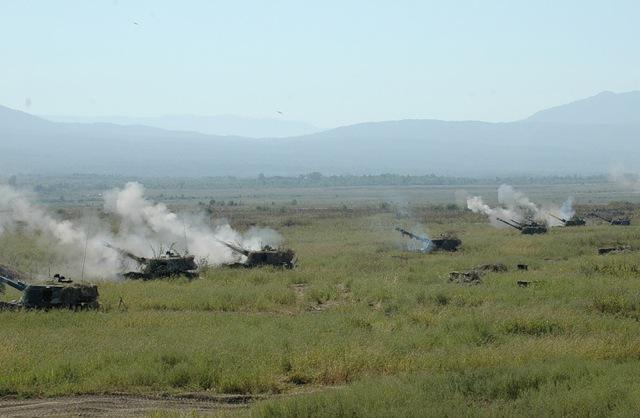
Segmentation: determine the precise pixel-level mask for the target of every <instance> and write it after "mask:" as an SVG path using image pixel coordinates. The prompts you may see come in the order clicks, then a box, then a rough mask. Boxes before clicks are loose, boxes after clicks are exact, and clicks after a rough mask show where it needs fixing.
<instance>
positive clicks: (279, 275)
mask: <svg viewBox="0 0 640 418" xmlns="http://www.w3.org/2000/svg"><path fill="white" fill-rule="evenodd" d="M477 187H478V188H481V187H485V188H484V189H482V190H481V191H480V190H478V191H479V192H481V194H488V193H489V190H491V188H493V190H494V193H495V187H494V186H477ZM456 189H457V188H456V187H450V188H445V189H444V191H443V189H442V188H439V189H436V188H434V189H433V190H432V189H429V188H415V190H414V189H408V190H402V189H399V191H398V190H396V193H395V196H399V195H405V196H407V195H408V196H409V197H407V198H406V199H404V201H403V202H399V201H398V200H396V201H393V200H392V199H390V198H386V197H383V196H382V194H380V193H379V189H376V188H373V189H368V188H361V189H358V190H359V192H354V191H353V190H352V193H347V191H345V190H344V189H336V190H335V191H329V190H327V189H325V192H324V193H325V194H324V196H326V199H323V198H322V196H323V195H322V194H321V193H319V192H318V191H317V190H316V191H312V192H309V191H308V190H307V189H304V190H296V191H295V193H291V191H290V190H289V194H287V193H286V192H285V191H282V190H280V191H277V190H276V191H274V190H262V191H261V193H264V194H265V195H269V194H270V193H272V194H274V195H278V194H279V193H281V197H280V198H278V199H276V198H275V197H274V198H273V199H272V198H271V197H267V198H260V197H256V198H253V200H250V199H248V198H246V197H243V198H241V199H239V200H240V202H241V204H239V205H237V206H235V205H233V206H229V205H225V206H224V208H222V207H219V206H215V205H214V206H213V207H214V210H212V211H211V213H210V216H212V217H217V216H221V215H222V216H225V217H227V218H228V219H229V220H230V221H231V223H232V225H234V226H235V227H238V228H240V229H242V228H247V227H249V226H250V225H252V224H258V225H262V226H268V227H272V228H274V229H277V230H278V231H279V232H280V233H281V234H282V235H283V236H284V238H285V243H286V244H287V245H288V246H291V247H292V248H294V249H295V250H296V251H297V253H298V257H299V266H298V267H297V268H296V269H294V270H279V269H272V268H262V269H256V270H234V269H228V268H210V269H208V270H207V271H206V272H205V273H204V274H203V275H202V277H201V278H200V279H198V280H193V281H189V280H187V279H180V278H177V279H171V280H166V281H154V282H133V281H131V282H125V281H119V282H113V281H111V282H109V281H106V282H101V283H100V300H101V303H102V307H101V309H100V310H99V311H97V312H69V311H51V312H2V313H0V320H1V321H2V327H1V328H0V336H1V338H0V399H2V400H0V415H20V414H22V415H27V416H29V415H34V414H35V415H45V412H46V413H51V411H59V412H58V414H62V415H66V414H75V413H79V411H85V413H96V414H105V415H106V414H112V415H119V414H120V415H121V414H123V413H124V414H141V415H142V414H148V415H149V414H150V415H159V416H165V415H172V414H176V415H178V414H187V413H190V412H193V413H195V414H200V415H222V416H245V415H251V416H346V415H348V416H391V415H395V416H424V415H439V416H443V415H446V416H515V415H520V416H522V415H525V416H539V415H557V416H560V415H563V416H567V415H572V416H587V415H588V416H611V415H621V416H625V415H629V416H631V415H633V414H634V413H635V412H636V411H637V410H638V409H639V408H640V383H638V381H637V375H638V373H639V372H640V363H639V362H638V358H640V348H639V347H640V340H639V337H638V327H639V325H638V324H639V322H638V321H639V320H640V263H639V262H638V254H639V253H638V252H636V251H630V252H623V253H619V254H608V255H597V253H596V248H597V247H600V246H610V245H618V244H626V245H630V246H631V247H632V250H633V249H635V250H639V249H640V234H639V232H640V227H639V226H638V225H640V224H639V222H640V216H638V215H640V212H639V211H638V206H637V201H636V197H635V195H634V194H632V193H627V194H626V195H624V196H623V197H624V198H620V197H621V196H622V191H620V194H615V190H613V188H611V187H608V186H605V187H601V186H598V185H582V186H568V185H564V186H561V185H559V186H554V187H549V186H530V187H528V189H527V191H530V192H531V193H530V194H531V195H532V196H534V197H535V198H536V199H540V200H545V199H546V200H554V201H556V202H561V201H562V200H563V199H564V198H565V197H566V196H567V194H568V192H569V191H570V190H572V189H576V194H577V197H578V201H577V203H578V204H579V205H578V206H577V209H578V211H579V212H581V213H586V212H588V211H590V210H591V209H593V208H594V207H598V208H600V209H602V208H607V209H611V210H614V209H615V210H618V211H622V212H624V213H627V214H629V215H631V216H633V225H632V226H630V227H613V226H609V225H605V224H603V223H601V222H594V221H592V220H590V222H589V223H588V225H587V226H586V227H575V228H554V229H552V230H551V231H550V232H549V233H548V234H546V235H540V236H522V235H520V234H519V233H518V232H517V231H515V230H510V229H496V228H493V227H492V226H490V225H489V224H488V223H487V221H486V219H485V218H484V217H483V216H481V215H478V214H473V213H471V212H469V211H467V210H465V209H463V208H461V207H460V206H457V205H456V201H455V196H456V194H455V190H456ZM465 189H466V187H465ZM305 190H306V191H305ZM411 190H414V192H413V193H415V194H412V193H409V191H411ZM590 191H591V192H593V193H592V194H589V192H590ZM165 193H167V192H165ZM182 193H183V194H185V196H184V197H185V198H183V199H178V200H176V201H175V202H174V203H171V202H170V204H175V207H176V208H182V209H189V210H206V209H207V208H209V204H208V203H206V204H204V205H200V204H199V201H200V200H202V201H203V202H208V200H206V199H204V197H198V198H195V199H187V197H189V196H190V195H191V194H192V193H191V192H186V193H185V192H182ZM236 193H238V192H237V191H236ZM240 193H244V192H240ZM358 193H361V195H360V196H364V197H363V198H362V199H356V198H353V199H352V200H349V199H348V195H351V196H354V195H355V196H358ZM606 193H609V194H608V195H607V194H606ZM254 194H255V193H254ZM80 195H82V193H80V194H79V196H80ZM203 196H204V195H203ZM269 196H271V195H269ZM279 196H280V195H279ZM336 196H337V197H336ZM545 196H546V197H545ZM208 197H210V196H208ZM487 197H488V200H489V201H490V200H491V196H487ZM294 199H296V200H297V202H296V203H295V204H293V203H292V202H291V201H292V200H294ZM225 200H228V199H227V198H225ZM589 200H591V202H589ZM614 200H616V201H618V203H611V204H609V203H607V202H608V201H614ZM621 200H628V201H631V202H633V203H627V204H623V203H620V202H619V201H621ZM272 201H273V202H274V203H273V204H272ZM311 202H313V204H311ZM54 206H55V208H57V209H55V210H58V214H59V216H60V217H74V216H79V214H80V213H82V212H84V211H92V210H96V209H95V208H93V207H92V205H89V204H86V202H80V201H79V200H78V201H66V202H58V203H56V204H55V205H54ZM416 224H420V225H422V226H424V228H425V229H426V230H427V231H428V232H429V234H430V235H431V236H432V237H433V236H437V235H438V234H440V233H442V232H449V231H451V232H455V233H456V234H457V235H458V236H459V237H460V238H461V239H462V241H463V245H462V247H461V249H460V251H458V252H456V253H432V254H420V253H409V252H406V251H404V246H405V245H406V244H407V241H406V240H404V239H403V238H402V237H400V236H399V234H397V233H396V232H395V231H394V230H393V227H394V226H405V227H413V226H414V225H416ZM48 254H49V253H48V250H47V248H42V247H41V246H39V244H38V240H37V237H33V236H30V235H27V234H24V233H21V232H19V231H18V232H13V233H6V234H4V235H3V237H2V240H0V263H3V264H10V265H13V266H15V267H16V268H20V269H22V270H24V271H28V272H42V270H43V269H46V267H44V266H43V262H42V260H46V259H47V257H48ZM484 263H504V264H505V265H507V267H508V271H507V272H499V273H488V274H487V275H485V276H484V277H483V278H482V282H481V283H480V284H475V285H465V284H459V283H453V282H450V281H449V280H448V273H449V272H450V271H453V270H468V269H470V268H472V267H474V266H476V265H479V264H484ZM522 263H524V264H528V266H529V270H528V271H519V270H517V269H516V264H522ZM517 281H527V282H529V283H530V284H529V286H528V287H519V286H518V285H517ZM17 296H18V294H17V293H16V292H13V291H12V290H10V289H8V290H7V293H6V294H5V295H0V298H2V299H3V300H8V299H12V298H15V297H17ZM121 301H122V302H123V303H121ZM69 397H71V398H69ZM61 405H65V406H64V407H61ZM56 408H58V409H56ZM59 408H62V409H59ZM65 408H66V409H65ZM83 408H84V409H83ZM91 408H94V409H91ZM25 411H26V412H25ZM34 411H35V412H34ZM87 411H88V412H87ZM54 415H55V414H54Z"/></svg>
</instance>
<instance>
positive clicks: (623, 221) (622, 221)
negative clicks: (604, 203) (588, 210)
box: [591, 212, 631, 226]
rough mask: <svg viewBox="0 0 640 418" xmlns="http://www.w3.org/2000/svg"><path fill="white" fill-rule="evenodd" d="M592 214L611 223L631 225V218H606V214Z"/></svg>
mask: <svg viewBox="0 0 640 418" xmlns="http://www.w3.org/2000/svg"><path fill="white" fill-rule="evenodd" d="M591 215H592V216H595V217H596V218H598V219H602V220H603V221H605V222H608V223H609V225H622V226H629V225H631V220H630V219H627V218H618V219H613V218H611V219H609V218H605V217H604V216H600V215H598V214H597V213H595V212H594V213H592V214H591Z"/></svg>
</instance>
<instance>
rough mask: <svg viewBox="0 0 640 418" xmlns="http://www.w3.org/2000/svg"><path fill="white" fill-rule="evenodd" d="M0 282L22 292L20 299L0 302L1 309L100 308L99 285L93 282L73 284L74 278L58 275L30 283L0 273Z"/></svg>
mask: <svg viewBox="0 0 640 418" xmlns="http://www.w3.org/2000/svg"><path fill="white" fill-rule="evenodd" d="M0 283H2V284H6V285H9V286H11V287H13V288H14V289H16V290H18V291H20V292H22V297H21V298H20V299H19V300H15V301H12V302H0V310H17V309H21V308H24V309H43V310H48V309H55V308H60V309H74V310H81V309H98V307H99V304H98V287H97V286H96V285H92V284H73V281H72V280H69V279H66V278H65V277H64V276H60V275H56V276H54V280H51V281H49V282H45V283H38V284H28V283H24V282H22V281H20V280H16V279H14V278H9V277H6V276H2V275H0Z"/></svg>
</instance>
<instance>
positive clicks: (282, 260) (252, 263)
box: [218, 240, 296, 269]
mask: <svg viewBox="0 0 640 418" xmlns="http://www.w3.org/2000/svg"><path fill="white" fill-rule="evenodd" d="M218 242H219V243H220V244H222V245H224V246H226V247H227V248H229V249H231V250H232V251H234V252H235V253H237V254H239V255H241V256H242V258H243V260H242V261H240V262H237V263H230V264H228V266H229V267H246V268H254V267H262V266H274V267H284V268H287V269H292V268H294V267H295V264H296V261H295V257H296V253H295V252H294V251H293V250H291V249H279V248H273V247H270V246H268V245H264V246H262V248H261V249H260V250H257V251H253V250H247V249H246V248H242V247H241V246H239V245H234V244H231V243H229V242H226V241H221V240H218Z"/></svg>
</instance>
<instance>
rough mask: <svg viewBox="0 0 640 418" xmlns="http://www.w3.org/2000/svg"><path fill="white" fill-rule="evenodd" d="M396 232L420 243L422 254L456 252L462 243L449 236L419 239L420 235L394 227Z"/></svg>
mask: <svg viewBox="0 0 640 418" xmlns="http://www.w3.org/2000/svg"><path fill="white" fill-rule="evenodd" d="M396 231H398V232H400V233H401V234H402V235H403V236H406V237H409V238H411V239H414V240H416V241H420V242H421V243H422V244H423V245H422V249H421V250H422V251H423V252H429V251H432V250H433V251H435V250H442V251H457V250H458V247H459V246H460V244H462V241H461V240H460V239H458V238H456V237H453V236H449V235H441V236H440V238H436V239H429V238H427V237H421V236H420V235H416V234H413V233H411V232H409V231H407V230H406V229H402V228H399V227H396Z"/></svg>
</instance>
